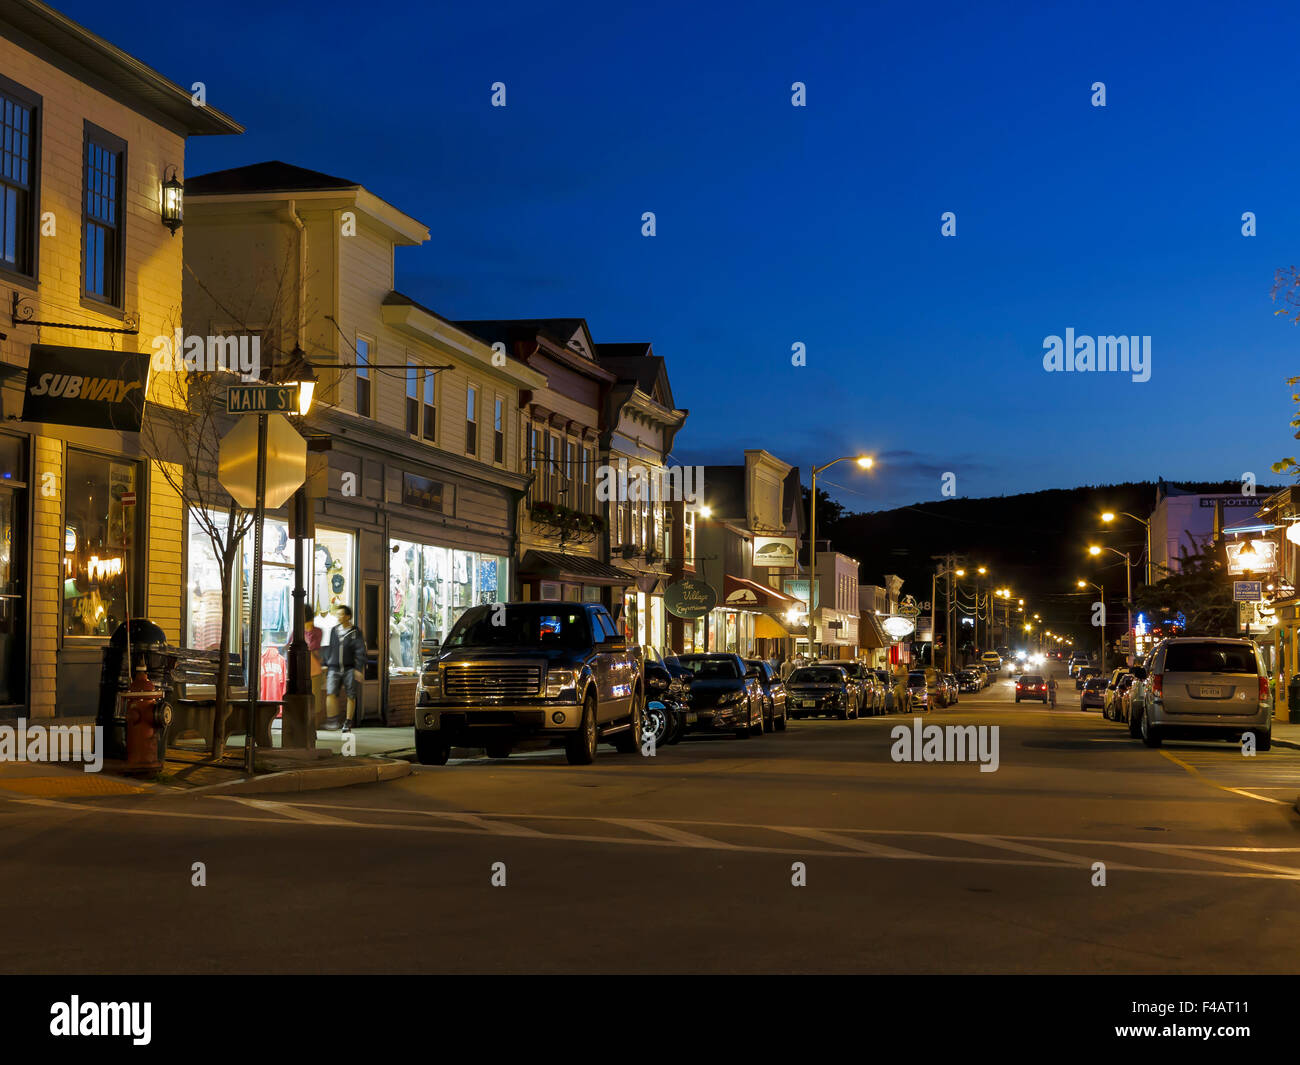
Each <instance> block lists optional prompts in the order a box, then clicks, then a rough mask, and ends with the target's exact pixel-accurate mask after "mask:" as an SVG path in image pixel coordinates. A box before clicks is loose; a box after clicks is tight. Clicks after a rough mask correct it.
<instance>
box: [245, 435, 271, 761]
mask: <svg viewBox="0 0 1300 1065" xmlns="http://www.w3.org/2000/svg"><path fill="white" fill-rule="evenodd" d="M265 520H266V415H265V414H259V415H258V416H257V506H256V508H255V509H254V511H253V602H252V620H251V626H250V627H251V631H250V632H249V634H248V659H249V660H248V662H247V667H248V668H247V675H248V731H247V733H245V740H244V772H245V773H247V774H248V776H249V777H251V776H252V775H253V755H254V749H255V748H256V746H257V701H258V698H259V697H260V695H261V694H262V525H263V523H264V522H265Z"/></svg>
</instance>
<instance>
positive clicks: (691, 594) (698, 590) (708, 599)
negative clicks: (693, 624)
mask: <svg viewBox="0 0 1300 1065" xmlns="http://www.w3.org/2000/svg"><path fill="white" fill-rule="evenodd" d="M717 605H718V593H717V592H715V591H714V590H713V585H711V584H708V583H707V582H705V581H697V580H694V579H693V578H691V577H684V578H682V579H681V580H680V581H674V582H673V583H672V584H670V585H669V586H668V587H667V588H665V589H664V609H666V610H667V611H668V613H670V614H672V615H673V616H675V617H679V618H685V619H686V620H688V621H694V620H695V619H696V618H702V617H704V615H705V614H707V613H708V612H709V611H710V610H712V609H713V608H714V607H715V606H717Z"/></svg>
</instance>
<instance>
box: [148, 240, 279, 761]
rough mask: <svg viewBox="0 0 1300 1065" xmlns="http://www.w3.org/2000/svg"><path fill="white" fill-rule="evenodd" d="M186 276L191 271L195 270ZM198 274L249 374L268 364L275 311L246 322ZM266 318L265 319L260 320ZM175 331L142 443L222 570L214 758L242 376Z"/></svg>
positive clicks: (219, 745)
mask: <svg viewBox="0 0 1300 1065" xmlns="http://www.w3.org/2000/svg"><path fill="white" fill-rule="evenodd" d="M187 269H188V267H187ZM288 269H289V267H288V264H287V263H286V265H285V267H284V268H283V269H281V271H280V272H279V276H278V278H274V279H272V281H273V282H274V288H273V289H271V292H272V293H273V294H274V299H273V301H272V307H273V308H274V309H276V310H278V309H279V308H280V307H281V306H282V302H281V297H282V294H283V290H284V281H285V276H286V273H287V272H288ZM191 277H194V275H193V273H192V272H191ZM195 280H196V281H198V283H199V284H200V286H201V287H202V288H203V289H204V291H205V292H206V293H207V295H208V296H209V297H210V298H211V299H212V302H213V305H214V306H215V307H217V308H218V309H219V310H220V312H221V313H222V315H223V316H224V317H225V318H226V320H227V321H228V322H230V323H232V324H233V325H234V327H235V330H236V331H237V332H239V333H242V334H243V335H244V336H245V337H247V338H248V339H247V346H248V350H250V351H251V350H252V348H253V340H254V338H255V339H256V343H257V347H258V349H259V351H260V362H261V367H257V368H255V369H254V372H258V370H260V369H262V368H266V367H269V366H270V365H271V364H272V360H273V359H274V357H275V356H276V354H277V353H278V347H279V339H280V333H281V324H282V320H281V317H280V315H279V314H278V313H274V312H273V313H271V314H270V315H268V316H267V318H266V319H264V320H263V324H261V326H260V327H258V328H250V326H249V324H248V319H249V317H250V314H249V311H248V309H244V310H239V309H235V308H231V307H229V306H227V305H226V304H225V303H223V302H222V300H221V299H219V298H218V297H217V296H215V295H214V294H213V293H212V291H211V290H210V289H208V288H207V286H206V285H203V283H202V281H200V280H199V279H198V278H195ZM253 290H254V291H257V292H259V293H260V294H262V295H263V296H264V295H265V294H266V292H267V291H268V290H267V289H266V288H264V287H261V286H258V285H254V286H253ZM267 322H269V323H270V324H265V323H267ZM175 336H176V330H174V331H173V336H172V337H168V338H160V340H166V341H167V343H166V344H160V343H159V342H158V341H155V350H154V354H153V357H154V359H155V361H156V363H159V362H162V361H163V360H164V358H165V359H166V362H167V364H168V367H169V369H168V370H164V371H163V372H160V369H161V367H159V366H158V365H155V368H154V372H153V373H152V374H151V378H150V396H149V404H148V407H147V411H146V417H145V419H144V425H143V426H142V428H141V444H142V446H143V448H144V451H145V454H146V455H148V457H149V458H150V459H152V460H153V461H154V462H155V463H156V465H157V466H158V468H159V470H160V471H161V473H162V475H163V477H164V478H166V480H167V483H168V484H169V485H170V487H171V488H172V490H173V491H174V492H175V493H176V495H177V497H178V498H179V500H180V505H181V521H182V528H184V524H185V522H186V521H187V519H189V518H193V520H194V521H195V522H196V523H197V524H198V526H199V528H201V529H202V530H203V533H204V535H205V536H206V537H207V539H208V542H209V543H210V544H211V546H212V554H213V557H214V558H215V559H216V560H217V564H218V566H219V568H220V570H221V640H220V644H219V647H218V651H217V656H218V659H217V674H216V685H215V686H216V693H215V703H216V706H215V710H214V712H213V715H212V730H211V734H210V735H209V736H208V740H209V741H210V750H211V756H212V758H213V759H217V758H220V757H221V756H222V755H223V754H224V753H225V746H226V738H227V732H226V725H227V721H228V719H229V715H230V681H229V675H230V652H231V647H230V630H231V621H232V619H233V617H234V611H235V609H236V606H237V604H236V601H235V587H236V582H235V567H236V566H237V565H238V563H239V559H240V553H241V551H242V547H243V540H244V536H245V535H246V534H247V533H248V532H249V530H250V529H252V527H253V513H252V511H250V510H247V509H245V508H244V507H241V506H240V505H239V504H238V503H236V502H235V500H234V499H233V498H232V497H231V495H230V493H229V492H228V491H227V490H226V488H225V487H224V486H223V485H222V484H221V481H220V479H219V476H218V461H219V453H220V449H221V438H222V437H223V436H225V434H226V432H227V431H228V430H229V429H230V428H232V427H233V426H234V424H235V418H232V417H230V416H229V415H227V413H226V389H227V388H229V387H230V386H231V385H232V384H237V383H238V382H239V380H240V376H239V374H238V373H232V372H224V371H219V370H214V368H213V367H212V365H211V363H210V362H209V361H207V357H208V354H209V352H213V353H214V354H215V353H218V352H220V353H228V350H229V349H228V348H227V347H226V346H225V345H218V344H213V343H212V342H211V340H210V339H209V338H205V341H206V343H205V349H204V353H203V354H204V361H203V362H201V363H200V364H198V365H195V362H194V360H193V359H192V358H191V359H190V360H189V361H186V360H185V359H184V358H183V356H184V354H185V353H184V352H177V351H175V350H174V349H175V343H174V337H175ZM160 347H161V349H162V350H161V351H160V350H159V348H160ZM227 364H228V363H227ZM236 365H237V364H236ZM236 417H237V416H236ZM246 667H247V669H248V670H249V674H248V676H249V683H250V684H254V685H255V684H257V682H258V678H257V675H256V669H257V663H255V662H253V663H246ZM247 727H248V729H249V730H252V729H253V728H254V727H255V722H253V721H250V722H248V725H247Z"/></svg>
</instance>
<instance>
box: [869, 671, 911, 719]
mask: <svg viewBox="0 0 1300 1065" xmlns="http://www.w3.org/2000/svg"><path fill="white" fill-rule="evenodd" d="M874 672H875V674H876V680H878V681H879V682H880V688H881V691H883V692H884V696H885V713H887V714H892V713H893V712H894V711H895V710H898V711H900V712H903V713H906V711H907V707H906V706H905V705H904V701H903V700H900V699H899V698H898V695H897V693H896V692H895V690H894V689H895V688H896V687H897V686H898V681H897V679H896V678H895V677H893V676H892V675H891V674H890V672H889V670H887V669H877V670H875V671H874ZM895 704H897V705H895Z"/></svg>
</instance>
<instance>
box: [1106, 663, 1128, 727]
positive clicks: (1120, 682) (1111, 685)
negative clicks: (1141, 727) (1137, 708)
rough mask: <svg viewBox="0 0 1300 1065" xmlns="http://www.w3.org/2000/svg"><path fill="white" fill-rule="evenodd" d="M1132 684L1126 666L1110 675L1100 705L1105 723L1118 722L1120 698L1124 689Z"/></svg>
mask: <svg viewBox="0 0 1300 1065" xmlns="http://www.w3.org/2000/svg"><path fill="white" fill-rule="evenodd" d="M1126 678H1127V679H1126ZM1132 683H1133V674H1132V673H1130V672H1129V669H1128V666H1121V667H1120V668H1119V669H1117V670H1115V672H1114V673H1112V674H1111V675H1110V680H1108V681H1107V682H1106V691H1105V698H1104V701H1103V702H1102V704H1101V716H1102V717H1104V718H1105V719H1106V720H1107V721H1118V720H1119V708H1120V698H1121V696H1122V695H1123V692H1124V689H1125V688H1127V687H1128V686H1129V685H1130V684H1132Z"/></svg>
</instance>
